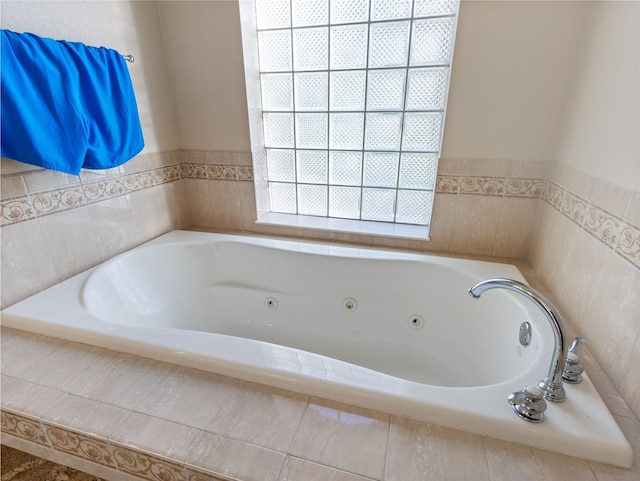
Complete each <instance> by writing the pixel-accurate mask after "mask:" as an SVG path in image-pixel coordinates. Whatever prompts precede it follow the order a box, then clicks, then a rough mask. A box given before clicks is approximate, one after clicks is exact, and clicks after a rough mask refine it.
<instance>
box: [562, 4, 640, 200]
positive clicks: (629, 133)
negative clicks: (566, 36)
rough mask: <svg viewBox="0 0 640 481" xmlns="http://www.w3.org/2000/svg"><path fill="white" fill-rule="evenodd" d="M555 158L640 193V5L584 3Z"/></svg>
mask: <svg viewBox="0 0 640 481" xmlns="http://www.w3.org/2000/svg"><path fill="white" fill-rule="evenodd" d="M587 7H588V17H587V25H586V29H585V32H586V36H585V38H584V39H583V48H582V49H581V55H580V59H579V62H577V64H576V68H575V71H574V75H573V78H572V84H571V89H570V96H569V101H568V102H567V108H566V109H565V118H564V123H563V124H562V130H561V132H560V135H559V139H558V149H557V152H556V154H555V156H554V158H555V160H556V161H557V162H559V163H561V164H564V165H567V166H570V167H573V168H575V169H578V170H579V171H582V172H585V173H587V174H590V175H592V176H595V177H599V178H602V179H605V180H608V181H610V182H613V183H615V184H618V185H620V186H622V187H627V188H629V189H633V190H639V191H640V2H637V1H616V2H589V3H588V6H587Z"/></svg>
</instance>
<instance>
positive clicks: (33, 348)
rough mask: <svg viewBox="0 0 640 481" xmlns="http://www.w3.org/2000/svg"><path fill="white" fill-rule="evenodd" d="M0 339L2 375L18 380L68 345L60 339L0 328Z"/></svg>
mask: <svg viewBox="0 0 640 481" xmlns="http://www.w3.org/2000/svg"><path fill="white" fill-rule="evenodd" d="M0 337H1V339H2V351H1V355H2V356H1V359H2V374H4V375H7V376H12V377H18V378H23V375H24V373H25V372H27V371H29V369H31V368H32V367H33V366H35V365H37V364H38V363H39V362H41V361H42V360H43V359H46V358H48V357H50V356H51V355H52V354H53V353H54V352H55V351H57V350H58V349H61V348H62V347H64V346H65V345H66V344H68V343H67V341H63V340H61V339H54V338H50V337H45V336H41V335H39V334H34V333H31V332H26V331H20V330H17V329H10V328H8V327H3V328H2V334H1V336H0ZM25 380H27V379H25ZM27 381H28V380H27Z"/></svg>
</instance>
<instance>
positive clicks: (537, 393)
mask: <svg viewBox="0 0 640 481" xmlns="http://www.w3.org/2000/svg"><path fill="white" fill-rule="evenodd" d="M507 400H508V401H509V404H511V406H512V407H513V410H514V411H515V413H516V414H517V415H518V416H520V417H521V418H522V419H524V420H525V421H529V422H532V423H541V422H542V421H544V412H545V410H546V409H547V402H546V401H545V400H544V397H543V392H542V389H540V388H539V387H537V386H525V387H524V388H523V389H522V390H521V391H516V392H514V393H511V394H510V395H509V397H508V398H507Z"/></svg>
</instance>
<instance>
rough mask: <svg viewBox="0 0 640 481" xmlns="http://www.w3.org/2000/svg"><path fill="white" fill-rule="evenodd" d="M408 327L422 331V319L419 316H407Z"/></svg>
mask: <svg viewBox="0 0 640 481" xmlns="http://www.w3.org/2000/svg"><path fill="white" fill-rule="evenodd" d="M409 326H411V327H412V328H414V329H422V328H423V327H424V318H423V317H422V316H421V315H419V314H411V315H410V316H409Z"/></svg>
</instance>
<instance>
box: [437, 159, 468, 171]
mask: <svg viewBox="0 0 640 481" xmlns="http://www.w3.org/2000/svg"><path fill="white" fill-rule="evenodd" d="M463 161H464V159H440V160H439V161H438V175H460V174H461V173H462V162H463Z"/></svg>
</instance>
